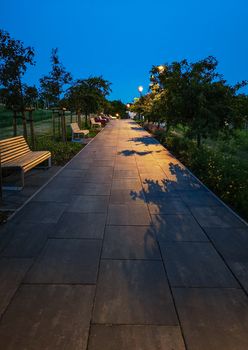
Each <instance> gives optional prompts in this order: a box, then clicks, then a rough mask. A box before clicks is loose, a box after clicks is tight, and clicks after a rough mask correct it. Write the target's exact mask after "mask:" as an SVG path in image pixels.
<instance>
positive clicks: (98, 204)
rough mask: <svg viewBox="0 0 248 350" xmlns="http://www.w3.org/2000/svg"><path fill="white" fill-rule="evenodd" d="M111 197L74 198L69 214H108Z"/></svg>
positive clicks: (69, 207)
mask: <svg viewBox="0 0 248 350" xmlns="http://www.w3.org/2000/svg"><path fill="white" fill-rule="evenodd" d="M108 203H109V196H73V199H72V201H71V203H70V204H69V206H68V210H67V211H69V212H79V213H106V212H107V209H108Z"/></svg>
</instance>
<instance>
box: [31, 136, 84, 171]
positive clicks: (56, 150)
mask: <svg viewBox="0 0 248 350" xmlns="http://www.w3.org/2000/svg"><path fill="white" fill-rule="evenodd" d="M83 147H84V145H82V144H80V143H75V142H74V143H73V142H67V143H64V142H61V141H56V140H53V139H52V138H51V137H50V136H40V137H37V139H36V150H37V151H50V152H51V154H52V164H53V165H64V164H66V163H67V162H68V161H69V160H70V159H71V158H72V157H73V156H74V155H75V154H77V153H78V152H79V151H80V150H81V149H82V148H83Z"/></svg>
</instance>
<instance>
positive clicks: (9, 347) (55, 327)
mask: <svg viewBox="0 0 248 350" xmlns="http://www.w3.org/2000/svg"><path fill="white" fill-rule="evenodd" d="M93 295H94V287H93V286H65V285H64V286H44V285H43V286H22V287H21V289H20V291H19V292H18V294H17V295H16V296H15V298H14V300H13V302H12V303H11V305H10V307H9V308H8V310H7V312H6V314H5V315H4V317H3V319H2V322H1V325H0V343H1V346H2V348H3V349H4V350H14V349H16V350H17V349H25V350H34V349H35V350H44V349H52V350H61V349H64V350H72V349H73V350H86V348H87V338H88V331H89V326H90V318H91V308H92V302H93Z"/></svg>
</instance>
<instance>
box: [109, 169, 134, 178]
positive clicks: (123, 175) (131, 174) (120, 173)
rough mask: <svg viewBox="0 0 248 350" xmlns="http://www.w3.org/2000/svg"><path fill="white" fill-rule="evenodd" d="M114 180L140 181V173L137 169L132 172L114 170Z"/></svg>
mask: <svg viewBox="0 0 248 350" xmlns="http://www.w3.org/2000/svg"><path fill="white" fill-rule="evenodd" d="M114 179H138V180H139V173H138V170H137V169H135V168H134V169H132V170H114Z"/></svg>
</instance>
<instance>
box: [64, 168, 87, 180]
mask: <svg viewBox="0 0 248 350" xmlns="http://www.w3.org/2000/svg"><path fill="white" fill-rule="evenodd" d="M86 171H87V170H82V169H80V170H78V169H67V167H66V168H65V169H63V170H62V171H61V172H60V173H59V174H58V177H64V176H66V177H71V178H74V177H79V178H84V176H85V174H86Z"/></svg>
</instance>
